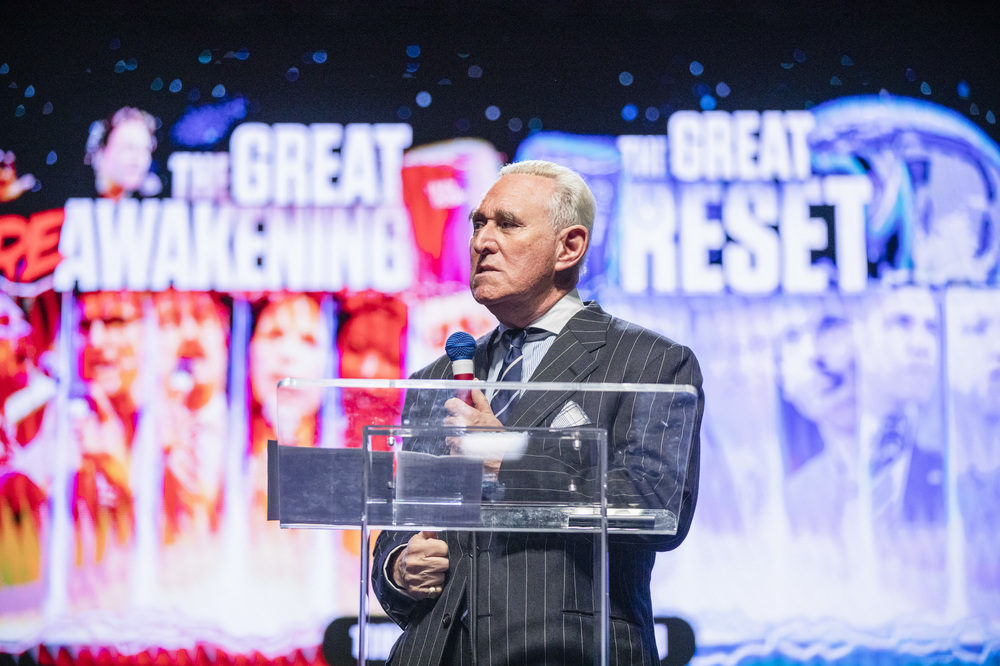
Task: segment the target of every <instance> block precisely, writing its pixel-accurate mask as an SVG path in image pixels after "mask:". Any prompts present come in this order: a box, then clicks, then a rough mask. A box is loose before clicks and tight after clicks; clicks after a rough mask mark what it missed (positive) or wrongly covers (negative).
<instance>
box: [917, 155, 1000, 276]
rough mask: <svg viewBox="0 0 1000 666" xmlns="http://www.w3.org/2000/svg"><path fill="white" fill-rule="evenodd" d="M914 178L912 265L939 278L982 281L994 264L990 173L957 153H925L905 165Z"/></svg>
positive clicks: (997, 242)
mask: <svg viewBox="0 0 1000 666" xmlns="http://www.w3.org/2000/svg"><path fill="white" fill-rule="evenodd" d="M908 164H909V168H910V171H911V172H912V175H913V177H914V180H915V184H914V189H915V192H914V199H915V205H916V210H915V211H914V214H915V217H916V222H917V224H916V226H915V231H916V238H917V241H918V242H917V243H916V244H915V245H914V250H913V251H914V264H915V265H916V267H917V268H918V269H919V270H920V271H921V272H922V273H923V274H925V275H927V276H929V277H930V278H931V279H935V278H937V277H938V276H949V275H951V276H956V277H969V278H971V279H973V280H984V279H986V276H987V275H988V274H989V272H990V271H991V270H992V269H993V268H994V267H995V266H996V264H997V254H998V251H1000V238H998V237H997V231H996V223H995V222H994V220H995V219H996V217H997V214H998V212H1000V210H998V208H997V206H996V204H995V202H994V201H993V200H992V198H991V196H990V192H989V190H990V188H989V187H988V185H987V179H989V178H991V177H994V178H995V176H991V174H990V173H987V172H986V171H984V170H983V168H982V167H980V166H979V165H977V164H976V163H974V162H972V161H970V160H968V159H965V158H964V157H963V156H962V155H954V154H949V153H943V152H939V151H929V152H928V153H927V154H926V155H924V156H923V159H921V160H917V161H911V162H909V163H908Z"/></svg>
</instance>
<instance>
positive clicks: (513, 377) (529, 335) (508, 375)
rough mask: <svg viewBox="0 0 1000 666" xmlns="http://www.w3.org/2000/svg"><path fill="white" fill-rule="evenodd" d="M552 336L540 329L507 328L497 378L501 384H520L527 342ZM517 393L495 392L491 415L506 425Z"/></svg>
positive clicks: (517, 395)
mask: <svg viewBox="0 0 1000 666" xmlns="http://www.w3.org/2000/svg"><path fill="white" fill-rule="evenodd" d="M549 335H552V334H551V333H550V332H549V331H546V330H544V329H541V328H528V329H524V328H508V329H507V330H505V331H504V332H503V342H505V343H506V345H507V351H506V353H505V354H504V356H503V364H502V365H501V366H500V375H499V377H498V378H497V379H498V380H499V381H501V382H520V381H521V378H522V376H523V375H522V373H523V369H524V351H523V349H522V348H523V347H524V345H525V344H527V343H529V342H535V341H537V340H541V339H543V338H545V337H546V336H549ZM518 397H519V393H518V392H517V391H513V390H501V391H497V392H496V394H495V395H494V396H493V399H492V400H491V401H490V405H491V406H492V407H493V413H494V415H496V417H497V418H498V419H499V420H500V422H501V423H504V424H506V423H507V418H508V417H509V415H510V412H511V411H512V410H513V408H514V405H515V404H517V399H518Z"/></svg>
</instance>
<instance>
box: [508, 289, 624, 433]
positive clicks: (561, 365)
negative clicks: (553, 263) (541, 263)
mask: <svg viewBox="0 0 1000 666" xmlns="http://www.w3.org/2000/svg"><path fill="white" fill-rule="evenodd" d="M610 322H611V317H610V315H608V314H607V313H606V312H604V311H603V310H601V308H600V306H598V305H597V304H596V303H594V302H590V303H588V304H587V306H586V307H584V309H583V310H581V311H580V312H577V313H576V314H575V315H573V318H572V319H570V320H569V321H568V322H567V323H566V327H565V328H564V329H563V331H562V333H560V334H559V335H558V336H557V337H556V339H555V341H554V342H553V343H552V346H551V347H550V348H549V350H548V352H546V354H545V356H544V357H543V358H542V361H541V363H539V365H538V368H537V369H536V370H535V372H533V373H532V375H531V381H532V382H583V381H586V378H587V377H588V376H589V375H590V374H591V373H592V372H594V370H596V369H597V368H598V366H599V365H600V364H599V363H598V360H597V350H598V349H600V348H601V347H603V346H604V345H605V344H607V337H608V326H609V325H610ZM572 393H573V392H572V391H549V392H545V393H542V392H534V393H527V394H525V395H523V396H522V397H521V399H520V400H519V401H518V403H517V405H516V406H515V407H514V413H513V414H511V417H510V419H509V420H508V421H507V425H508V426H510V427H521V428H530V427H534V426H538V425H541V424H542V423H543V422H544V420H545V418H546V417H547V416H548V415H549V414H550V413H552V411H553V410H555V409H556V408H559V407H561V406H562V405H563V404H564V403H565V401H566V400H568V399H569V397H570V396H571V395H572Z"/></svg>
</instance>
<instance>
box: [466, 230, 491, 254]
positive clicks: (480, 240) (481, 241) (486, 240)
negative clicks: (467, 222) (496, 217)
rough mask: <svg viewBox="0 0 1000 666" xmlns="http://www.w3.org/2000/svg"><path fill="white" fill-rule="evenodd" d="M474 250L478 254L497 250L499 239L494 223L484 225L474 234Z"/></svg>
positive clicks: (472, 242) (472, 244) (472, 241)
mask: <svg viewBox="0 0 1000 666" xmlns="http://www.w3.org/2000/svg"><path fill="white" fill-rule="evenodd" d="M470 242H471V246H472V251H473V252H475V253H476V254H492V253H494V252H496V250H497V239H496V233H495V232H494V227H493V225H492V224H486V225H484V226H483V227H482V228H481V229H480V230H479V231H477V232H476V233H474V234H473V235H472V239H471V241H470Z"/></svg>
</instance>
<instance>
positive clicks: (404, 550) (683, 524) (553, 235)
mask: <svg viewBox="0 0 1000 666" xmlns="http://www.w3.org/2000/svg"><path fill="white" fill-rule="evenodd" d="M595 209H596V202H595V200H594V195H593V194H592V193H591V191H590V188H588V187H587V184H586V183H585V182H584V181H583V179H582V178H581V177H580V176H579V175H578V174H577V173H576V172H574V171H572V170H570V169H568V168H565V167H562V166H559V165H556V164H552V163H549V162H542V161H526V162H518V163H514V164H510V165H507V166H505V167H504V168H503V169H501V170H500V178H499V179H498V180H497V181H496V183H495V184H494V185H493V187H491V188H490V190H489V191H488V192H487V193H486V196H485V197H483V200H482V202H481V203H480V204H479V207H478V208H476V209H475V210H474V211H473V212H472V215H471V220H472V238H471V240H470V241H469V251H470V258H471V269H470V275H469V287H470V289H471V290H472V295H473V296H474V297H475V299H476V300H477V301H478V302H479V303H482V304H483V305H485V306H486V307H487V308H488V309H489V310H490V312H492V313H493V314H494V315H495V316H496V318H497V319H498V320H499V321H500V326H499V327H498V328H497V329H496V330H494V331H493V332H492V333H491V334H489V335H487V336H485V337H483V338H481V339H480V340H478V341H477V343H476V356H475V374H476V377H477V378H479V379H487V380H491V381H495V380H498V379H499V378H500V375H501V370H502V369H503V370H506V367H505V366H509V365H510V364H511V359H514V360H515V361H516V362H517V363H519V364H520V365H521V367H520V381H537V382H588V383H590V382H599V383H646V384H651V383H658V384H690V385H693V386H694V387H695V388H696V389H697V390H698V402H697V411H696V417H695V418H696V422H695V424H694V435H693V438H694V439H693V442H692V444H691V448H690V451H689V454H688V460H687V461H686V462H687V477H686V478H685V479H684V494H683V498H682V502H681V511H680V515H679V517H678V530H677V533H676V534H675V535H670V536H654V537H648V536H647V537H637V536H617V537H615V536H612V537H611V539H610V542H609V574H610V594H611V597H610V622H611V627H610V632H609V634H610V643H611V644H610V653H611V663H613V664H649V665H652V664H655V663H658V661H659V660H658V658H657V652H656V644H655V638H654V634H653V609H652V600H651V596H650V576H651V572H652V569H653V562H654V560H655V558H656V552H657V551H665V550H670V549H672V548H675V547H677V546H678V545H679V544H680V542H681V541H682V540H683V539H684V537H685V536H686V535H687V532H688V529H689V527H690V525H691V517H692V515H693V513H694V508H695V501H696V498H697V494H698V493H697V491H698V461H699V440H698V432H699V430H700V424H701V416H702V412H703V407H704V399H703V394H702V391H701V381H702V378H701V371H700V369H699V367H698V361H697V360H696V359H695V357H694V354H693V353H692V352H691V350H690V349H688V348H687V347H684V346H682V345H679V344H677V343H675V342H673V341H672V340H669V339H667V338H665V337H663V336H661V335H658V334H656V333H653V332H651V331H648V330H646V329H643V328H641V327H639V326H636V325H634V324H631V323H629V322H626V321H623V320H621V319H617V318H615V317H612V316H611V315H609V314H607V313H606V312H604V311H603V310H602V309H601V308H600V306H598V305H597V303H595V302H588V303H584V302H583V301H582V300H581V298H580V295H579V293H578V292H577V290H576V284H577V282H578V280H579V277H580V270H581V268H582V265H583V259H584V256H585V254H586V252H587V246H588V242H589V238H590V232H591V228H592V226H593V221H594V211H595ZM505 357H506V363H505ZM517 359H519V360H517ZM451 372H452V371H451V363H450V361H449V359H448V358H447V357H442V358H440V359H438V360H437V361H435V362H434V363H432V364H431V365H429V366H427V367H426V368H424V369H422V370H420V371H418V372H417V373H415V374H414V378H415V379H444V378H448V379H450V378H451V376H452V375H451ZM502 393H503V392H498V396H499V395H500V394H502ZM472 395H473V400H472V405H469V404H466V403H465V402H463V401H462V400H459V399H457V398H453V399H450V400H448V402H447V403H445V408H446V409H447V410H448V413H449V417H448V420H449V422H452V423H460V424H464V425H469V426H492V427H502V426H505V427H536V426H538V427H547V426H551V425H552V419H553V416H554V415H553V414H551V413H550V414H547V415H539V414H532V413H531V411H530V410H528V409H525V405H524V403H525V402H529V401H522V402H521V403H516V402H514V401H511V402H509V403H507V402H505V401H504V400H502V399H499V400H498V398H497V397H494V398H493V400H492V404H491V402H490V401H488V400H487V399H486V397H485V396H484V395H483V394H482V393H481V392H480V391H478V390H476V391H473V392H472ZM591 396H592V397H591V398H590V399H588V398H587V397H586V396H584V397H582V398H581V405H579V406H578V407H579V409H580V410H581V411H582V412H583V414H582V416H584V417H585V421H584V422H588V421H589V423H591V424H593V425H595V426H597V427H599V428H605V429H607V432H608V452H609V453H608V455H609V458H611V459H612V460H611V461H610V462H609V468H611V467H613V466H614V464H615V461H616V460H617V461H618V462H619V463H620V462H621V460H622V459H623V458H624V457H626V456H635V455H636V454H641V456H642V460H643V463H642V464H643V469H642V476H644V477H647V478H652V479H657V478H662V477H663V476H665V475H664V474H661V467H666V465H667V463H666V462H665V461H672V460H675V459H676V458H677V452H676V451H675V447H676V442H675V441H674V439H672V438H670V437H667V436H665V434H664V433H663V432H659V433H655V434H654V435H653V436H652V438H651V437H649V436H647V435H643V434H637V433H636V431H637V430H639V428H633V427H630V426H632V424H633V422H634V421H635V420H636V418H637V415H636V413H635V410H634V409H632V408H629V409H627V410H626V409H622V408H621V406H620V402H619V401H615V400H603V401H602V400H601V399H600V396H599V394H591ZM643 417H644V418H648V415H643ZM656 420H657V421H662V420H663V417H659V418H658V419H656ZM639 440H641V441H639ZM632 464H633V466H634V463H632ZM621 466H622V465H621V464H619V467H621ZM618 488H619V487H616V486H613V485H612V484H611V483H610V482H609V499H610V498H611V496H612V495H614V494H615V493H616V492H618ZM591 545H592V539H591V537H588V536H569V535H564V534H550V535H544V534H511V533H503V534H500V533H488V534H480V535H479V537H478V540H477V541H476V542H473V539H472V538H471V535H470V534H469V533H465V532H443V533H440V535H439V534H437V533H433V532H420V533H417V534H414V533H412V532H409V533H407V532H383V533H382V534H381V535H380V536H379V538H378V540H377V542H376V547H375V557H374V563H373V571H372V577H373V586H374V589H375V592H376V594H377V595H378V598H379V600H380V602H381V604H382V606H383V607H384V608H385V610H386V612H387V613H388V615H389V616H390V617H391V618H392V619H393V620H394V621H395V622H396V623H397V624H399V625H400V626H401V627H402V628H403V629H404V631H403V635H402V636H401V637H400V639H399V641H398V642H397V643H396V645H395V646H394V647H393V650H392V655H391V657H390V659H389V662H388V663H390V664H414V665H416V664H419V665H421V666H424V665H428V664H435V665H436V664H470V663H471V662H472V657H473V653H475V655H476V658H477V661H478V663H479V664H521V665H523V664H585V663H593V662H594V653H593V650H594V640H593V636H594V633H593V632H594V627H593V621H592V618H593V601H592V599H593V576H592V574H593V572H592V571H591V568H590V566H589V564H590V562H591V561H592V560H591V550H590V549H591ZM473 548H474V549H475V551H476V556H475V558H473V557H472V554H471V553H470V550H471V549H473ZM473 563H474V564H475V566H476V567H477V568H476V573H477V576H478V581H479V583H478V586H477V591H478V594H476V595H472V596H471V597H470V594H469V590H468V589H467V588H468V585H467V581H468V578H469V576H468V572H469V569H470V567H471V566H473ZM472 599H475V603H476V608H471V607H470V605H471V601H472ZM472 612H474V613H476V617H477V618H478V632H477V634H478V635H477V638H476V641H477V644H476V645H472V640H471V637H470V633H469V631H468V624H469V615H470V613H472Z"/></svg>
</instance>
